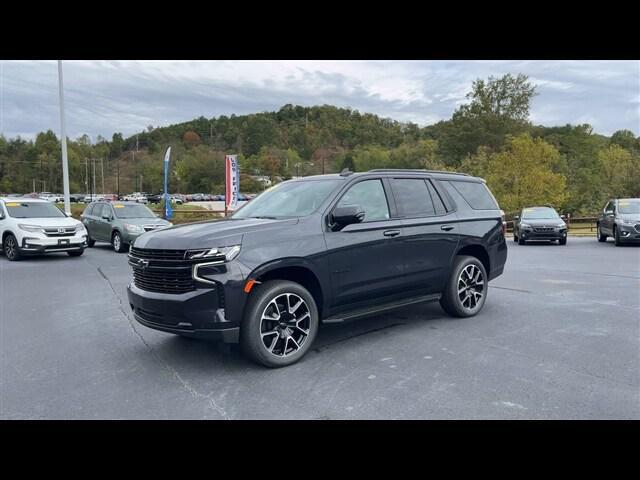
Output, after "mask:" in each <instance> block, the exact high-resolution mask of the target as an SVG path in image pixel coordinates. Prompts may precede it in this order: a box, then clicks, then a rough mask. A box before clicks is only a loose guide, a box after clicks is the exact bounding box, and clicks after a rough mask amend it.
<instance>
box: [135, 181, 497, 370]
mask: <svg viewBox="0 0 640 480" xmlns="http://www.w3.org/2000/svg"><path fill="white" fill-rule="evenodd" d="M502 213H503V212H502V211H501V210H500V209H499V207H498V204H497V203H496V201H495V199H494V198H493V196H492V195H491V193H490V191H489V189H488V188H487V187H486V184H485V183H484V181H483V180H482V179H479V178H475V177H471V176H468V175H464V174H454V173H446V172H430V171H426V170H425V171H419V170H372V171H369V172H365V173H355V174H354V173H352V172H343V173H342V174H339V175H338V174H333V175H319V176H313V177H304V178H300V179H295V180H290V181H287V182H283V183H280V184H278V185H277V186H275V187H274V188H272V189H271V190H268V191H265V192H264V193H262V194H261V195H260V196H259V197H257V198H256V199H255V200H253V201H251V202H249V203H247V204H245V205H244V206H243V207H242V208H241V209H239V210H237V211H236V212H235V213H234V214H233V215H231V216H230V217H227V218H224V219H222V220H218V221H206V222H200V223H192V224H186V225H179V226H174V227H171V228H168V229H165V230H162V231H157V232H150V233H145V234H143V235H141V236H140V237H138V238H137V240H136V241H135V243H134V244H133V246H132V248H131V251H130V253H129V264H130V265H131V267H132V268H133V281H132V282H131V283H130V284H129V286H128V296H129V303H130V305H131V308H132V309H133V313H134V316H135V318H136V320H137V321H138V322H140V323H141V324H143V325H146V326H148V327H151V328H154V329H157V330H162V331H165V332H170V333H174V334H179V335H184V336H191V337H202V338H212V339H221V340H223V341H225V342H232V343H233V342H240V343H241V346H242V348H243V350H244V352H245V353H246V354H248V355H249V356H250V357H251V358H252V359H254V360H255V361H257V362H260V363H262V364H264V365H266V366H270V367H277V366H284V365H288V364H291V363H293V362H295V361H297V360H299V359H300V358H301V357H302V356H303V355H304V354H305V353H306V352H307V351H308V350H309V348H310V347H311V345H312V344H313V340H314V338H315V337H316V334H317V332H318V328H319V325H320V323H334V322H343V321H346V320H349V319H352V318H356V317H361V316H366V315H371V314H376V313H379V312H382V311H385V310H389V309H392V308H396V307H402V306H406V305H411V304H414V303H419V302H429V301H437V300H439V301H440V304H441V305H442V307H443V308H444V310H445V311H446V312H448V313H449V314H451V315H453V316H458V317H469V316H473V315H475V314H477V313H478V312H479V311H480V310H481V309H482V307H483V305H484V303H485V300H486V298H487V292H488V281H489V280H492V279H494V278H496V277H497V276H498V275H500V274H501V273H502V272H503V269H504V265H505V262H506V259H507V245H506V242H505V236H504V233H505V230H504V226H505V224H504V222H503V214H502Z"/></svg>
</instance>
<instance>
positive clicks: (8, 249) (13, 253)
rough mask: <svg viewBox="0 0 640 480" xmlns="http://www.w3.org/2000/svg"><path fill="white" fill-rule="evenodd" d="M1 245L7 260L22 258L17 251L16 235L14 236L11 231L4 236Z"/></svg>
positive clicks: (13, 260)
mask: <svg viewBox="0 0 640 480" xmlns="http://www.w3.org/2000/svg"><path fill="white" fill-rule="evenodd" d="M2 247H3V249H4V255H5V257H7V260H10V261H12V262H15V261H17V260H20V258H22V256H21V255H20V252H19V251H18V240H16V237H14V236H13V234H12V233H10V234H9V235H7V236H6V237H5V239H4V242H3V244H2Z"/></svg>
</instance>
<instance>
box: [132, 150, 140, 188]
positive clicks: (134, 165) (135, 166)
mask: <svg viewBox="0 0 640 480" xmlns="http://www.w3.org/2000/svg"><path fill="white" fill-rule="evenodd" d="M131 154H132V155H133V168H134V169H135V171H136V177H135V178H136V192H139V191H140V190H139V189H138V167H137V165H136V152H131Z"/></svg>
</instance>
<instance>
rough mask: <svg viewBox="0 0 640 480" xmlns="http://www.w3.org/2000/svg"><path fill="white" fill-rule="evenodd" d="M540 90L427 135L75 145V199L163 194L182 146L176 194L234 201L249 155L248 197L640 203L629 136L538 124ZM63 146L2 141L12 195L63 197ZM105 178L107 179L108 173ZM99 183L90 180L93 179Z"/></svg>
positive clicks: (403, 132) (326, 120) (118, 139)
mask: <svg viewBox="0 0 640 480" xmlns="http://www.w3.org/2000/svg"><path fill="white" fill-rule="evenodd" d="M536 94H537V93H536V87H535V85H533V84H532V83H530V82H529V80H528V78H527V77H526V76H524V75H517V76H512V75H505V76H503V77H500V78H493V77H490V78H489V79H488V80H477V81H476V82H474V83H473V84H472V85H471V86H470V92H469V95H468V96H467V98H468V102H467V103H465V104H463V105H461V106H460V107H459V108H458V109H457V110H456V111H455V112H454V113H453V115H452V117H451V119H448V120H445V121H441V122H438V123H436V124H434V125H429V126H425V127H419V126H418V125H416V124H412V123H402V122H397V121H395V120H392V119H386V118H381V117H379V116H377V115H373V114H370V113H361V112H358V111H357V110H352V109H348V108H337V107H334V106H330V105H323V106H313V107H302V106H294V105H285V106H283V107H281V108H280V109H279V110H278V111H274V112H262V113H256V114H250V115H240V116H236V115H231V116H229V117H227V116H220V117H217V118H211V119H207V118H204V117H201V118H198V119H195V120H192V121H189V122H184V123H180V124H175V125H170V126H164V127H158V128H153V127H152V126H149V127H148V128H147V129H146V130H145V131H144V132H140V133H138V134H137V135H132V136H131V137H128V138H123V136H122V135H121V134H119V133H115V134H113V136H112V138H111V139H110V140H107V139H103V138H98V139H96V141H95V142H94V143H91V142H90V141H89V138H88V137H87V136H86V135H85V136H82V137H80V138H78V139H76V140H71V141H69V142H68V150H69V163H70V181H71V188H72V190H74V191H78V192H83V191H85V190H86V189H87V185H88V184H91V180H92V178H91V177H92V175H91V171H92V168H91V165H92V163H91V161H90V160H89V161H87V159H92V158H97V159H102V161H101V163H99V164H98V166H97V167H96V175H97V181H96V185H97V188H98V190H99V191H101V188H102V178H103V177H104V184H105V190H106V191H108V192H116V191H120V192H121V193H123V192H130V191H134V190H141V191H143V190H144V191H159V190H161V188H162V176H163V173H162V161H161V160H162V155H163V153H164V149H165V148H166V147H167V146H168V145H172V147H173V149H172V158H171V176H170V181H169V183H170V188H171V190H172V191H174V192H183V193H192V192H207V193H222V192H223V183H224V182H223V179H224V162H223V159H224V155H225V154H230V153H235V154H238V155H239V160H240V167H241V172H242V176H241V190H242V191H244V192H247V193H249V192H256V191H259V190H260V189H261V186H260V185H259V184H258V183H257V182H256V181H255V179H253V178H252V176H254V175H266V176H269V177H271V178H273V179H274V180H277V179H280V178H284V179H286V178H289V177H291V176H298V175H311V174H318V173H323V172H325V173H329V172H336V171H340V170H341V169H342V168H344V167H348V168H350V169H352V170H356V171H364V170H368V169H371V168H380V167H390V168H433V169H450V170H458V171H464V172H468V173H471V174H474V175H479V176H482V177H483V178H485V179H486V180H487V182H488V184H489V186H490V187H491V189H492V190H493V191H494V193H495V194H496V197H497V198H498V200H499V202H500V205H501V207H502V208H504V209H505V210H506V211H507V212H511V211H514V210H516V209H518V208H519V207H521V206H522V205H525V204H534V203H546V204H549V203H551V204H554V205H556V206H557V207H558V208H559V209H562V210H564V211H566V212H571V213H574V214H579V213H594V212H596V211H597V210H598V209H599V208H601V207H602V204H603V202H604V201H605V199H606V198H608V197H611V196H632V195H633V196H640V191H639V189H640V138H639V137H636V136H635V134H634V133H633V132H630V131H628V130H620V131H617V132H615V133H614V134H613V135H612V136H611V137H606V136H603V135H599V134H597V133H595V132H593V131H592V128H591V126H589V125H565V126H558V127H543V126H536V125H533V124H531V122H530V121H529V110H530V106H531V102H532V101H533V99H534V97H535V96H536ZM60 170H61V168H60V143H59V141H58V139H57V137H56V135H55V134H54V133H53V132H52V131H48V132H43V133H40V134H38V136H37V138H36V140H35V141H34V142H26V141H24V140H21V139H5V138H2V137H0V192H5V193H6V192H28V191H31V190H32V188H33V185H34V184H35V185H36V190H38V191H43V190H48V191H60V190H61V189H62V182H61V172H60ZM103 171H104V175H102V172H103ZM87 173H89V175H87Z"/></svg>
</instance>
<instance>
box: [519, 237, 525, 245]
mask: <svg viewBox="0 0 640 480" xmlns="http://www.w3.org/2000/svg"><path fill="white" fill-rule="evenodd" d="M524 243H525V242H524V238H522V237H518V245H524Z"/></svg>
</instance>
